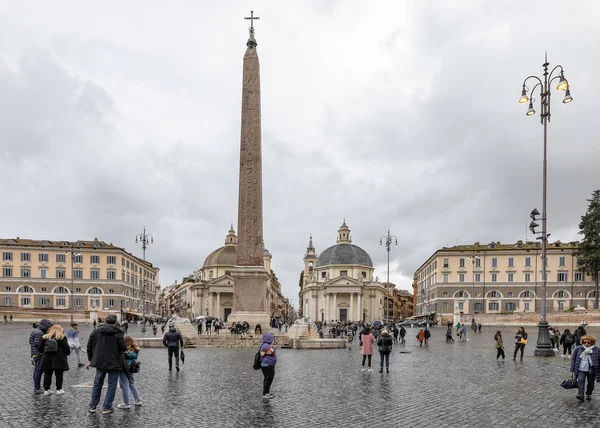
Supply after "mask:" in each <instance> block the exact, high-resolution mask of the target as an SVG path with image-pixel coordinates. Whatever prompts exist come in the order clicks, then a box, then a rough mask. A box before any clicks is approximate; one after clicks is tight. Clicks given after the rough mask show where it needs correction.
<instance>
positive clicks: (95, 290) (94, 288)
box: [88, 287, 102, 294]
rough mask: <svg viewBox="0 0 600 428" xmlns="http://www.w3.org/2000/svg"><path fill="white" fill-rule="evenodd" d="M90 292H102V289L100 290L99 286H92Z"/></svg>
mask: <svg viewBox="0 0 600 428" xmlns="http://www.w3.org/2000/svg"><path fill="white" fill-rule="evenodd" d="M88 294H102V290H100V289H99V288H98V287H92V288H90V291H89V292H88Z"/></svg>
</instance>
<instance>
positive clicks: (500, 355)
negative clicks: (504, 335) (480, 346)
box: [496, 348, 506, 359]
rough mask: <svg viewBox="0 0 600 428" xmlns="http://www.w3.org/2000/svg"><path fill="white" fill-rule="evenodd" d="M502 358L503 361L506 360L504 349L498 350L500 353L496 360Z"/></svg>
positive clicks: (497, 354)
mask: <svg viewBox="0 0 600 428" xmlns="http://www.w3.org/2000/svg"><path fill="white" fill-rule="evenodd" d="M500 357H502V359H505V358H506V356H505V355H504V349H502V348H498V352H497V353H496V359H498V358H500Z"/></svg>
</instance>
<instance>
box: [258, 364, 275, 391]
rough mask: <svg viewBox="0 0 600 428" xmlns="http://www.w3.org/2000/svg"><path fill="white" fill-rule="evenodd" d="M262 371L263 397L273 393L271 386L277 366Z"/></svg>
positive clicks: (264, 368)
mask: <svg viewBox="0 0 600 428" xmlns="http://www.w3.org/2000/svg"><path fill="white" fill-rule="evenodd" d="M260 370H261V371H262V373H263V377H264V378H263V395H265V394H268V393H269V392H270V391H271V384H272V383H273V379H274V378H275V366H266V367H261V368H260Z"/></svg>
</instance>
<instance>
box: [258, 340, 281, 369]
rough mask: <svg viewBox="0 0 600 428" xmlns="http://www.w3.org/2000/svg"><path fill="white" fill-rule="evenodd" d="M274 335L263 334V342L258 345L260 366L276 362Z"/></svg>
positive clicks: (267, 365)
mask: <svg viewBox="0 0 600 428" xmlns="http://www.w3.org/2000/svg"><path fill="white" fill-rule="evenodd" d="M274 339H275V336H273V335H272V334H271V333H265V334H263V343H262V345H260V366H261V367H269V366H274V365H275V364H277V348H276V347H275V346H273V340H274Z"/></svg>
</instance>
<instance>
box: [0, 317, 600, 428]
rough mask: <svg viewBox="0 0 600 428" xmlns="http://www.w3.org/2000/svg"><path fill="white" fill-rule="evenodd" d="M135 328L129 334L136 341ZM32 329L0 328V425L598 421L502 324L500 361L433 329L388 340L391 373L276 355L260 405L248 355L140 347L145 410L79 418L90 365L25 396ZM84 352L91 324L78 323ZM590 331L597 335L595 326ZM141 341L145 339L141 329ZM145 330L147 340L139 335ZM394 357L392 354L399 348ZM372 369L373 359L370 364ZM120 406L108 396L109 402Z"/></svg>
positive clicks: (323, 356)
mask: <svg viewBox="0 0 600 428" xmlns="http://www.w3.org/2000/svg"><path fill="white" fill-rule="evenodd" d="M138 328H139V327H137V326H136V327H134V328H133V329H130V334H132V335H133V336H138V335H139V333H138V332H137V331H136V330H137V329H138ZM30 330H31V327H30V326H29V325H24V324H12V325H5V324H1V323H0V337H1V341H0V343H1V345H0V347H1V348H0V365H1V367H0V385H1V388H2V393H1V394H0V426H1V427H19V428H22V427H31V426H76V427H104V426H117V425H119V426H132V427H140V426H143V427H159V426H161V427H168V426H178V427H192V426H193V427H209V426H210V427H211V428H212V427H234V426H235V427H257V426H265V427H313V426H322V427H337V426H348V427H366V426H399V425H401V424H402V425H407V426H410V427H429V426H435V427H509V426H510V427H550V426H553V427H556V426H560V427H565V426H573V427H592V426H598V425H599V424H600V389H599V390H598V391H597V394H595V395H594V397H593V400H592V401H591V402H584V403H579V402H578V401H577V400H576V399H575V394H576V393H575V392H574V391H572V390H569V391H567V390H564V389H562V388H561V387H560V386H559V385H560V382H561V381H562V380H563V379H565V378H566V377H568V369H569V359H567V358H561V357H560V356H557V357H555V358H538V357H534V356H533V350H534V348H535V345H534V344H535V335H536V329H532V328H530V329H528V330H529V334H530V335H529V344H528V345H527V347H526V355H525V359H524V361H523V362H519V361H517V362H513V361H512V352H511V348H512V346H513V345H512V337H513V336H514V334H513V333H514V331H515V330H516V328H514V327H503V328H502V331H503V333H504V337H505V343H506V345H507V348H506V351H507V360H506V361H499V362H498V361H496V360H495V350H494V349H493V339H492V336H493V334H494V332H495V330H496V328H491V327H490V328H484V331H483V333H482V334H476V335H474V334H472V333H471V332H470V331H469V336H468V337H469V341H468V342H466V343H464V342H462V343H460V342H455V343H453V344H446V343H444V336H445V335H444V333H445V329H444V328H434V329H433V331H432V332H433V337H432V339H431V343H430V346H429V347H427V348H425V347H423V348H420V347H419V346H416V343H415V339H414V337H415V335H416V332H417V329H408V339H409V340H408V343H407V344H406V345H395V346H394V350H393V353H392V356H391V361H390V371H391V372H390V373H389V374H385V373H384V374H379V373H378V372H377V367H376V370H375V371H374V372H361V370H360V359H361V357H360V354H359V349H358V343H357V341H356V340H355V342H354V345H355V346H354V347H353V348H352V350H350V351H349V350H347V349H336V350H290V349H282V350H279V351H278V353H279V363H278V364H277V373H276V376H275V381H274V383H273V387H272V389H271V392H272V393H274V394H275V396H276V397H275V398H274V399H273V400H271V401H267V400H264V399H263V398H261V396H260V393H261V382H262V375H261V373H260V371H258V372H256V371H254V370H252V367H251V366H252V359H253V356H254V353H255V350H253V349H188V350H187V351H186V363H185V365H184V366H183V368H182V370H181V372H180V373H177V372H169V371H167V360H166V351H165V350H162V349H143V350H142V352H141V355H140V360H141V361H142V371H141V373H139V374H137V375H136V384H137V385H138V387H139V388H140V390H141V393H142V398H143V402H144V405H143V406H142V407H141V408H135V409H131V410H117V409H115V413H114V414H112V415H102V414H100V413H97V414H88V412H87V403H88V400H89V398H90V393H91V387H90V386H91V383H92V381H93V375H94V371H93V369H90V370H85V369H84V368H81V369H78V368H77V367H76V364H74V361H76V360H75V359H74V356H72V357H69V358H70V363H71V370H70V371H69V372H67V373H66V374H65V388H64V389H65V391H66V393H65V394H64V395H63V396H56V395H51V396H43V395H34V394H33V393H32V390H33V386H32V381H31V377H32V371H33V370H32V366H31V363H30V360H29V349H28V343H27V342H28V336H29V332H30ZM81 330H82V333H81V334H82V336H83V341H82V343H83V344H84V346H85V343H87V337H88V335H89V333H90V331H91V328H90V327H85V326H84V327H82V329H81ZM590 330H591V331H590V333H595V334H597V335H599V336H600V329H598V328H592V329H590ZM146 334H147V335H148V333H146ZM150 335H151V333H150ZM400 351H402V353H401V352H400ZM373 363H374V366H378V364H379V356H378V355H375V356H374V359H373ZM121 402H122V396H121V393H120V390H117V396H116V399H115V405H117V404H119V403H121Z"/></svg>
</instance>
